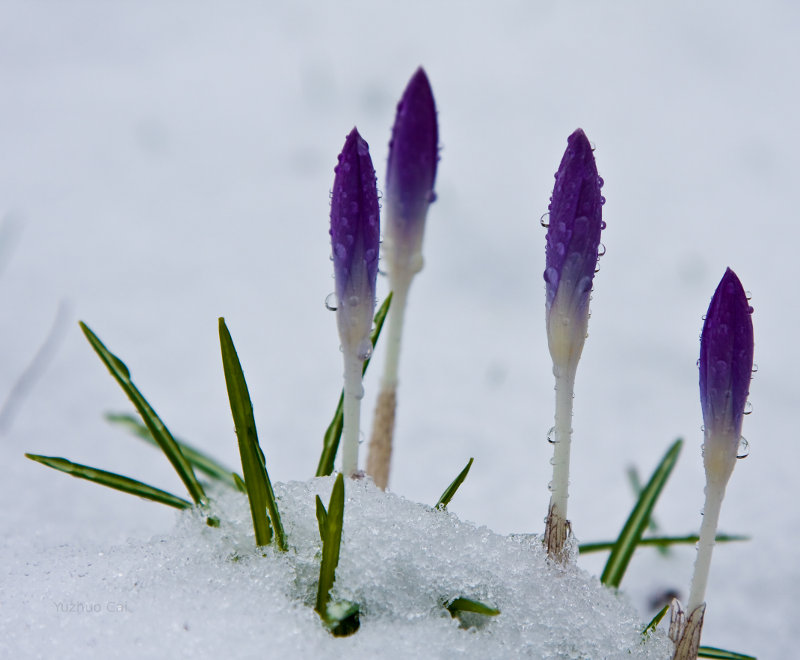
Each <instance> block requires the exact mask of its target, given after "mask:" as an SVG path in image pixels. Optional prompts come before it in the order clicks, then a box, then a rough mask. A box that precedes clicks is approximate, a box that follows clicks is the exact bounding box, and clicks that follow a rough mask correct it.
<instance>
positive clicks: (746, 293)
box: [744, 291, 753, 300]
mask: <svg viewBox="0 0 800 660" xmlns="http://www.w3.org/2000/svg"><path fill="white" fill-rule="evenodd" d="M744 297H745V298H747V299H748V300H751V299H752V298H753V294H752V293H750V292H749V291H745V292H744Z"/></svg>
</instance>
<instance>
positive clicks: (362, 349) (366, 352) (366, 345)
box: [356, 337, 372, 360]
mask: <svg viewBox="0 0 800 660" xmlns="http://www.w3.org/2000/svg"><path fill="white" fill-rule="evenodd" d="M356 355H357V356H358V359H359V360H368V359H369V358H370V357H372V342H371V341H370V340H369V337H367V338H366V339H362V340H361V343H360V344H359V345H358V348H357V349H356Z"/></svg>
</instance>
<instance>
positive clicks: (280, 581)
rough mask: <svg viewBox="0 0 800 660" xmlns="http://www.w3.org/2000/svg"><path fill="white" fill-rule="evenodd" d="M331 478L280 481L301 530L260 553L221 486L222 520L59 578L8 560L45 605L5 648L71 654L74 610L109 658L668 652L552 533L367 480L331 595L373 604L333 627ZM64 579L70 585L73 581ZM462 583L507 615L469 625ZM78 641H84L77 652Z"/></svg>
mask: <svg viewBox="0 0 800 660" xmlns="http://www.w3.org/2000/svg"><path fill="white" fill-rule="evenodd" d="M332 484H333V477H325V478H321V479H317V480H313V481H311V482H293V483H291V484H288V485H286V486H283V485H280V486H278V488H277V494H278V497H279V505H280V507H281V511H282V519H283V521H284V523H285V525H286V532H287V535H288V538H289V540H290V543H291V547H290V550H289V551H288V552H287V553H286V554H282V553H280V552H276V551H274V550H273V549H272V548H268V549H267V551H266V554H265V555H264V556H263V557H262V556H259V555H260V553H259V552H258V551H256V549H255V539H254V537H253V533H252V526H251V522H250V511H249V507H248V505H247V502H246V499H245V498H244V497H243V496H242V495H240V494H238V493H236V494H233V493H232V494H230V495H227V496H223V497H221V498H220V509H221V514H220V515H221V517H222V518H223V520H225V521H226V522H225V523H223V524H222V525H221V527H220V528H219V529H210V528H208V527H207V526H206V525H205V523H204V521H203V520H202V518H201V517H200V516H199V515H193V514H191V513H184V514H183V515H182V518H181V520H180V521H179V524H178V526H177V529H175V530H173V531H172V532H171V533H170V534H168V535H166V536H164V537H162V538H153V539H151V540H149V541H140V542H130V543H127V544H125V545H122V546H116V547H110V548H109V547H105V548H103V549H100V550H96V551H91V552H90V551H89V549H88V548H86V547H82V548H80V549H78V550H75V549H73V548H68V549H65V550H63V552H62V557H61V559H60V561H59V562H58V564H57V565H56V566H53V567H52V568H51V569H50V570H49V575H50V578H51V580H53V581H54V582H55V585H57V586H55V588H54V587H53V585H52V584H44V585H43V584H41V583H40V582H37V581H33V582H32V581H30V580H29V579H28V578H29V576H30V572H31V571H32V570H35V567H33V566H32V565H31V563H30V562H28V563H26V565H25V566H24V567H23V566H20V567H18V568H15V569H14V570H12V572H11V575H10V576H9V581H8V583H7V587H8V588H9V589H10V590H13V592H14V593H15V594H17V596H16V598H17V600H18V605H17V606H22V607H25V608H43V610H44V611H42V612H41V616H40V618H39V619H38V620H37V621H36V622H35V624H34V625H31V626H30V627H26V628H22V629H18V630H11V631H9V633H10V636H9V637H6V638H4V639H3V640H2V641H0V650H2V651H4V657H11V656H14V657H20V655H22V656H28V655H30V656H34V655H36V654H37V653H43V654H44V655H45V656H47V657H56V656H60V655H61V654H62V647H63V642H64V640H63V639H62V638H61V637H60V636H58V635H55V636H52V635H50V634H49V632H50V631H51V630H54V629H56V630H57V629H59V628H60V627H61V626H63V625H64V622H67V625H68V626H69V628H70V632H69V633H68V634H69V635H70V636H74V637H75V638H77V639H81V640H82V647H83V648H82V649H81V651H80V653H76V656H75V657H78V656H79V655H80V654H81V653H84V652H85V650H86V649H89V650H91V651H93V652H94V653H96V654H97V656H98V657H100V656H102V657H109V656H112V655H113V656H114V657H120V658H141V657H147V658H155V657H165V653H164V649H165V648H169V649H173V650H174V652H171V653H169V654H167V655H169V656H170V657H174V656H176V655H177V656H180V657H209V658H214V657H231V656H233V657H237V658H251V657H252V658H257V657H276V658H277V657H298V658H341V657H345V656H347V657H364V658H366V657H382V658H398V659H400V658H448V657H454V656H457V657H464V658H500V657H503V658H518V657H519V658H586V657H592V658H605V657H615V656H617V654H620V655H622V654H624V655H625V656H626V657H631V658H660V659H664V658H669V657H670V652H671V648H672V645H671V643H670V642H669V640H668V639H667V638H666V634H664V633H658V634H656V635H654V636H652V637H650V638H649V639H648V641H647V642H646V643H642V637H641V629H642V623H641V621H640V620H639V617H638V613H637V612H636V609H635V608H634V607H632V606H631V605H630V604H629V603H628V602H627V601H626V599H625V598H623V597H621V596H616V595H615V594H614V593H613V592H612V591H610V590H608V589H606V588H604V587H602V586H601V585H600V583H599V581H598V580H597V579H596V578H593V577H591V576H589V575H588V574H587V573H585V572H583V571H580V570H578V569H577V568H574V567H572V568H570V569H566V570H564V569H561V568H556V567H554V566H553V565H552V564H551V563H550V562H548V561H547V560H546V556H545V553H544V551H543V550H542V542H541V537H533V536H527V535H526V536H518V537H509V536H501V535H498V534H495V533H494V532H491V531H490V530H489V529H487V528H486V527H476V526H475V525H471V524H467V523H463V522H460V521H459V520H458V519H457V517H456V516H454V515H453V514H451V513H449V512H442V511H436V510H434V509H432V508H431V507H430V506H425V505H422V504H416V503H413V502H410V501H408V500H405V499H403V498H401V497H399V496H397V495H393V494H385V493H383V492H382V491H380V490H379V489H378V488H376V487H375V486H374V485H372V484H371V483H367V482H360V483H359V482H353V481H349V480H348V482H347V484H346V493H347V498H346V502H345V521H344V539H343V543H342V550H341V557H340V561H339V568H338V570H337V575H336V585H335V588H334V590H333V595H334V597H337V598H345V599H347V600H350V601H352V602H357V603H359V604H360V605H361V617H360V618H361V628H360V629H359V631H358V632H357V633H356V634H355V635H353V636H351V637H349V638H334V637H332V636H331V635H330V634H329V633H328V632H327V631H326V630H325V629H324V627H323V626H322V625H321V624H320V621H319V617H318V616H317V614H316V613H315V612H314V609H313V605H314V600H315V598H316V584H317V580H318V578H319V560H320V541H319V532H318V529H317V521H316V518H315V515H314V496H315V495H316V494H320V496H321V497H322V498H323V500H324V501H325V502H327V501H328V499H329V497H330V490H331V486H332ZM65 587H66V588H67V591H65V590H64V589H65ZM459 596H465V597H472V598H475V599H480V600H482V601H484V602H488V603H491V604H493V605H495V606H496V607H498V608H499V609H500V610H501V614H500V615H499V616H497V617H496V618H495V617H492V618H488V617H481V616H474V617H473V620H472V621H473V623H474V625H473V626H472V627H469V628H468V629H465V628H462V627H459V624H458V621H457V620H455V619H453V618H451V617H450V614H449V613H448V612H447V610H445V609H444V607H443V605H442V602H443V601H445V600H452V599H453V598H456V597H459ZM76 651H77V649H76Z"/></svg>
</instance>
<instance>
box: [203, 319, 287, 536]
mask: <svg viewBox="0 0 800 660" xmlns="http://www.w3.org/2000/svg"><path fill="white" fill-rule="evenodd" d="M219 339H220V347H221V351H222V366H223V371H224V372H225V384H226V386H227V389H228V399H229V400H230V405H231V414H232V416H233V422H234V426H235V427H236V437H237V440H238V442H239V453H240V455H241V458H242V472H243V474H244V483H245V486H246V489H247V495H248V498H249V500H250V512H251V514H252V517H253V527H254V529H255V533H256V544H257V545H267V544H268V543H270V542H271V540H272V528H274V530H275V539H276V542H277V546H278V548H279V549H280V550H282V551H286V550H287V549H288V546H287V544H286V533H285V532H284V529H283V524H282V522H281V517H280V513H279V511H278V504H277V502H276V501H275V493H274V491H273V489H272V483H271V482H270V480H269V474H268V472H267V467H266V462H265V460H264V453H263V452H262V451H261V446H260V445H259V443H258V434H257V433H256V422H255V417H254V416H253V404H252V402H251V401H250V392H249V390H248V388H247V383H246V381H245V379H244V372H243V371H242V365H241V363H240V362H239V356H238V355H237V353H236V348H235V347H234V345H233V339H232V338H231V335H230V332H229V331H228V327H227V326H226V325H225V319H223V318H220V319H219ZM267 511H269V518H267V514H266V512H267ZM270 521H272V528H270Z"/></svg>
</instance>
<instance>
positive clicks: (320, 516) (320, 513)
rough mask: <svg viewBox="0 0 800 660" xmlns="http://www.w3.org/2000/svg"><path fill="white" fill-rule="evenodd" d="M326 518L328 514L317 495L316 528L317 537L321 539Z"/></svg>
mask: <svg viewBox="0 0 800 660" xmlns="http://www.w3.org/2000/svg"><path fill="white" fill-rule="evenodd" d="M327 518H328V512H327V511H326V510H325V505H324V504H323V503H322V500H321V499H320V498H319V495H317V527H319V537H320V538H321V539H324V538H325V529H326V525H327V524H328V522H327Z"/></svg>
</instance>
